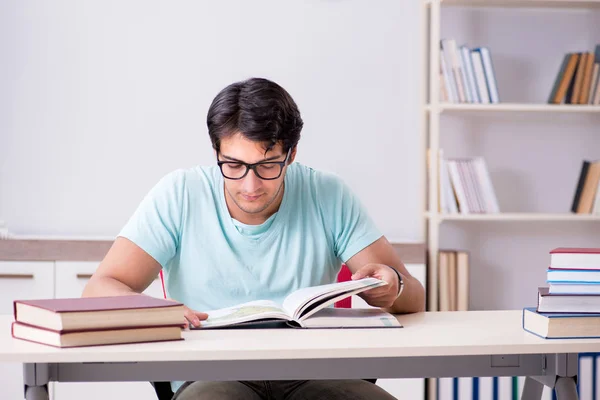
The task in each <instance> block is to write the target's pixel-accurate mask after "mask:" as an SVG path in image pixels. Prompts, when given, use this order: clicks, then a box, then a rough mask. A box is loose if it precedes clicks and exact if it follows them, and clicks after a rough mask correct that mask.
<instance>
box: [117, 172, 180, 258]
mask: <svg viewBox="0 0 600 400" xmlns="http://www.w3.org/2000/svg"><path fill="white" fill-rule="evenodd" d="M184 190H185V175H184V173H183V171H179V170H178V171H174V172H171V173H170V174H167V175H166V176H164V177H163V178H162V179H161V180H160V181H159V182H158V183H157V184H156V185H155V186H154V187H153V188H152V189H151V190H150V191H149V192H148V193H147V194H146V196H145V197H144V198H143V200H142V201H141V203H140V204H139V205H138V207H137V209H136V210H135V212H134V213H133V215H132V216H131V217H130V218H129V220H128V221H127V223H126V224H125V226H124V227H123V228H122V229H121V232H120V233H119V236H122V237H124V238H127V239H129V240H131V241H132V242H133V243H135V244H136V245H138V246H139V247H140V248H142V249H143V250H144V251H145V252H146V253H148V254H149V255H150V256H152V258H154V259H155V260H156V261H158V263H159V264H160V265H161V266H162V267H163V268H165V267H166V266H167V264H168V263H169V261H170V260H171V259H172V258H173V257H174V256H175V254H176V253H177V249H178V248H179V242H180V238H181V221H182V215H183V193H184Z"/></svg>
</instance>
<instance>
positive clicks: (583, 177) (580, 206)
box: [571, 160, 600, 214]
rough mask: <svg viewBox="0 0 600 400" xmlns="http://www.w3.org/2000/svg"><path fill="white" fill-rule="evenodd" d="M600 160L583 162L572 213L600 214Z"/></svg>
mask: <svg viewBox="0 0 600 400" xmlns="http://www.w3.org/2000/svg"><path fill="white" fill-rule="evenodd" d="M599 188H600V160H598V161H589V160H583V163H582V165H581V169H580V172H579V179H578V180H577V185H576V186H575V195H574V196H573V203H572V205H571V211H572V212H574V213H576V214H600V190H599Z"/></svg>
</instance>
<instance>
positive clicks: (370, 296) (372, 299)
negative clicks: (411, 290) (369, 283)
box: [352, 263, 400, 308]
mask: <svg viewBox="0 0 600 400" xmlns="http://www.w3.org/2000/svg"><path fill="white" fill-rule="evenodd" d="M367 277H373V278H377V279H381V280H382V281H386V282H387V283H388V284H387V285H385V286H379V287H376V288H373V289H370V290H366V291H364V292H361V293H359V294H358V296H360V297H362V298H363V299H364V300H365V301H366V302H367V303H368V304H369V305H371V306H373V307H381V308H388V307H391V306H392V305H393V304H394V301H395V300H396V298H397V297H398V290H400V281H399V279H398V275H397V274H396V273H395V272H394V271H393V270H392V267H389V266H387V265H385V264H373V263H371V264H367V265H365V266H364V267H362V268H361V269H359V270H358V271H356V272H355V273H354V275H352V280H357V279H362V278H367Z"/></svg>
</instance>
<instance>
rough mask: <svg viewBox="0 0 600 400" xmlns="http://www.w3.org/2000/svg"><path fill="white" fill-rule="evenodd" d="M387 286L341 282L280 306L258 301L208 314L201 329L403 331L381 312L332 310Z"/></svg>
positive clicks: (292, 295)
mask: <svg viewBox="0 0 600 400" xmlns="http://www.w3.org/2000/svg"><path fill="white" fill-rule="evenodd" d="M383 285H387V282H385V281H382V280H379V279H376V278H365V279H360V280H356V281H347V282H338V283H332V284H329V285H321V286H313V287H308V288H302V289H298V290H296V291H295V292H292V293H290V294H289V295H288V296H287V297H286V298H285V299H284V301H283V304H281V305H279V304H277V303H275V302H273V301H269V300H258V301H252V302H249V303H243V304H238V305H236V306H233V307H228V308H222V309H219V310H213V311H207V312H206V313H207V314H208V319H207V320H205V321H202V322H201V324H200V327H199V329H206V328H222V327H235V326H240V325H244V326H248V325H252V324H262V325H263V326H269V325H268V324H271V325H272V326H275V325H276V324H273V323H276V322H278V321H279V322H280V323H286V324H287V325H288V326H292V327H300V328H351V327H352V328H366V327H380V328H384V327H402V325H400V323H399V322H398V320H397V319H396V317H394V316H393V315H391V314H389V313H387V312H385V311H383V310H379V309H333V308H327V307H328V306H330V305H332V304H334V303H335V302H337V301H339V300H342V299H345V298H346V297H350V296H352V295H355V294H358V293H360V292H363V291H365V290H369V289H373V288H376V287H379V286H383Z"/></svg>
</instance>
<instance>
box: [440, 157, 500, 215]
mask: <svg viewBox="0 0 600 400" xmlns="http://www.w3.org/2000/svg"><path fill="white" fill-rule="evenodd" d="M438 165H439V175H438V176H439V180H438V188H439V189H438V193H439V197H438V201H439V204H438V211H439V212H441V213H448V214H456V213H460V214H486V213H498V212H500V207H499V205H498V199H497V197H496V192H495V190H494V185H493V184H492V180H491V178H490V174H489V172H488V168H487V165H486V162H485V160H484V159H483V157H469V158H446V159H445V158H443V150H439V162H438Z"/></svg>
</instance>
